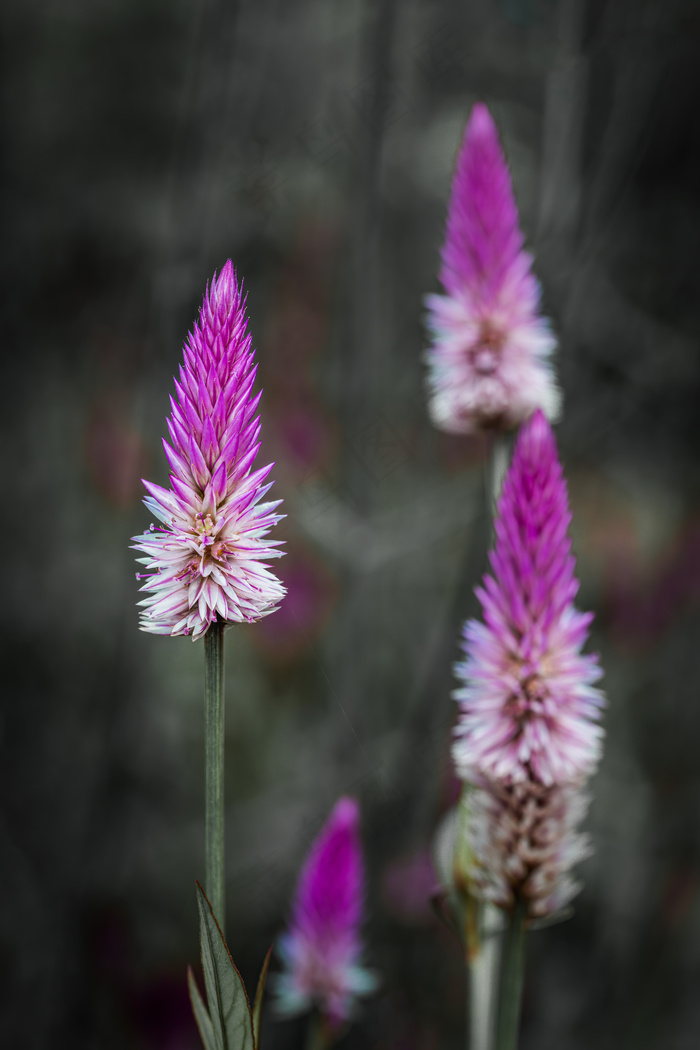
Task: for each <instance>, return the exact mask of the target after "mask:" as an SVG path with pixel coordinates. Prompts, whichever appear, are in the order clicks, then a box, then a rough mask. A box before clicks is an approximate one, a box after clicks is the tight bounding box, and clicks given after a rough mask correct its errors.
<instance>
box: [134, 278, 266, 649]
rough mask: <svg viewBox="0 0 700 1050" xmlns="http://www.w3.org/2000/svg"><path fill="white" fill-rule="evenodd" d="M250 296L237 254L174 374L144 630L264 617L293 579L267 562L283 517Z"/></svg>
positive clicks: (142, 546) (147, 561) (144, 545)
mask: <svg viewBox="0 0 700 1050" xmlns="http://www.w3.org/2000/svg"><path fill="white" fill-rule="evenodd" d="M246 328H247V319H246V316H245V299H244V298H243V297H242V295H241V291H240V290H239V287H238V284H237V281H236V273H235V270H234V269H233V266H232V264H231V261H230V260H229V261H228V262H227V263H226V265H225V266H224V268H223V270H222V271H221V273H220V274H219V276H218V278H217V276H216V274H214V278H213V280H212V282H211V287H207V291H206V293H205V296H204V302H203V304H202V308H201V310H200V316H199V319H198V320H197V322H196V323H195V325H194V330H193V332H191V333H190V334H189V337H188V340H187V342H186V344H185V349H184V363H183V364H182V365H181V366H180V378H179V381H178V380H177V379H176V380H175V391H176V395H177V397H176V398H173V397H171V399H170V404H171V408H172V414H171V416H170V418H169V419H168V420H167V424H168V431H169V433H170V442H171V443H168V442H167V441H166V440H165V439H163V447H164V449H165V455H166V457H167V460H168V463H169V464H170V468H171V471H172V473H171V475H170V489H164V488H161V487H160V486H159V485H154V484H152V483H151V482H149V481H144V485H145V486H146V488H147V490H148V492H149V494H150V495H149V496H148V497H146V499H145V500H144V503H145V504H146V506H147V507H148V508H149V510H151V511H152V512H153V514H155V515H156V517H157V518H158V519H159V520H160V521H161V522H162V523H163V527H162V528H155V527H154V526H153V525H151V529H150V531H148V532H145V533H144V534H143V535H142V536H134V540H135V541H136V543H135V549H136V550H140V551H143V552H144V553H145V555H146V557H145V558H139V561H140V562H142V563H143V564H144V565H145V566H146V567H147V569H148V572H147V573H144V574H143V576H144V577H145V579H146V582H145V583H144V584H143V586H142V587H141V590H142V591H146V592H148V597H146V598H144V599H143V600H142V601H141V602H139V605H141V606H142V607H143V612H142V613H141V624H140V626H141V628H142V629H143V630H144V631H151V632H152V633H154V634H170V635H179V634H190V633H191V634H192V637H193V639H196V638H199V637H200V636H201V635H203V634H204V633H205V632H206V630H207V628H208V627H209V625H210V624H211V623H213V622H214V620H217V621H219V622H224V623H231V622H239V621H242V620H245V621H252V620H257V619H258V618H259V617H261V616H266V615H267V614H268V613H271V612H273V611H274V609H275V606H276V603H277V602H279V601H280V599H281V598H282V597H283V596H284V587H283V586H282V585H281V583H280V582H279V580H278V579H277V578H276V577H275V576H274V575H273V574H272V573H271V572H270V571H269V569H268V567H267V566H266V565H265V561H266V560H267V559H269V558H276V557H279V555H280V552H279V551H278V550H277V549H276V548H277V546H278V545H279V541H276V540H266V539H265V537H266V535H267V533H268V531H269V530H270V528H271V527H272V526H273V525H274V524H276V522H278V521H279V520H280V517H281V515H278V514H275V513H274V510H275V508H276V507H278V506H279V504H280V502H281V501H280V500H277V501H276V502H274V503H261V502H260V500H261V499H262V497H263V496H264V495H265V493H266V492H267V491H268V489H269V488H270V487H271V483H270V484H264V481H265V478H266V477H267V475H268V474H269V472H270V470H271V469H272V464H269V466H266V467H263V468H262V469H260V470H256V471H252V464H253V460H254V459H255V456H256V454H257V452H258V449H259V448H260V442H259V441H258V437H259V434H260V417H259V416H256V414H255V413H256V410H257V407H258V402H259V400H260V394H257V395H256V396H253V394H252V390H253V383H254V381H255V373H256V366H255V365H254V363H253V357H254V351H253V349H252V348H251V337H250V334H249V333H248V332H247V331H246Z"/></svg>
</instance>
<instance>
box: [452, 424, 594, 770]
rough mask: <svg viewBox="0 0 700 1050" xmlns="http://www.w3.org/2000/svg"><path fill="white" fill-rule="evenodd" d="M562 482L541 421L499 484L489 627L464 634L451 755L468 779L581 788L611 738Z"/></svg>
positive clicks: (484, 599)
mask: <svg viewBox="0 0 700 1050" xmlns="http://www.w3.org/2000/svg"><path fill="white" fill-rule="evenodd" d="M569 521H570V513H569V507H568V499H567V492H566V483H565V481H564V478H563V475H562V468H561V464H560V462H559V459H558V457H557V448H556V443H555V440H554V435H553V434H552V430H551V428H550V426H549V423H548V422H547V420H546V419H545V417H544V415H543V414H542V412H541V411H539V410H538V411H537V412H536V413H535V415H534V416H533V417H532V419H531V420H530V421H529V422H528V423H525V424H524V425H523V427H522V428H521V431H520V433H519V435H518V439H517V441H516V445H515V450H514V452H513V459H512V463H511V466H510V469H509V470H508V473H507V474H506V477H505V480H504V482H503V490H502V492H501V497H500V499H499V501H498V508H497V518H496V526H495V528H496V542H495V547H494V550H493V551H492V553H491V555H490V561H491V568H492V571H493V575H492V576H491V575H487V576H485V577H484V581H483V587H481V588H477V592H476V593H477V595H478V597H479V599H480V601H481V605H482V609H483V616H484V622H483V623H480V622H478V621H476V620H469V621H468V622H467V623H466V624H465V628H464V652H465V656H466V658H465V660H464V661H463V662H461V663H459V664H457V666H456V667H455V673H456V675H457V677H458V678H459V679H460V680H461V681H462V683H463V684H462V685H461V687H460V688H458V689H457V690H456V691H455V693H454V697H455V699H456V700H457V701H458V702H459V706H460V716H459V721H458V724H457V727H456V729H455V737H456V739H455V742H454V744H453V756H454V760H455V765H456V767H457V771H458V773H459V775H460V776H461V777H462V778H463V779H465V780H472V781H474V780H475V781H479V780H480V779H484V778H485V779H486V780H488V781H491V782H493V781H499V782H500V783H502V784H515V783H519V782H525V781H528V780H532V781H533V782H535V783H536V784H541V785H545V786H551V785H555V784H556V785H565V784H577V783H580V782H581V781H582V780H583V779H585V778H586V777H587V776H588V775H589V774H590V773H591V772H592V771H593V769H594V767H595V765H596V763H597V761H598V758H599V756H600V750H601V741H602V736H603V730H602V728H601V727H600V726H599V725H598V720H599V718H600V711H601V707H602V705H603V702H604V701H603V696H602V693H601V692H600V691H599V690H598V689H596V688H594V685H593V683H594V682H596V681H597V680H598V679H599V678H600V677H601V674H602V672H601V670H600V667H599V666H598V661H597V658H596V657H595V656H590V655H588V656H585V655H583V654H582V653H581V648H582V646H583V644H584V642H585V640H586V635H587V631H588V625H589V623H590V620H591V616H590V614H586V613H580V612H578V611H577V610H576V609H575V608H574V605H573V598H574V595H575V594H576V591H577V589H578V583H577V581H576V578H575V576H574V564H575V563H574V558H573V556H572V555H571V540H570V539H569V535H568V531H567V530H568V526H569Z"/></svg>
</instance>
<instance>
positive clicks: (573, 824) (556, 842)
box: [466, 780, 590, 918]
mask: <svg viewBox="0 0 700 1050" xmlns="http://www.w3.org/2000/svg"><path fill="white" fill-rule="evenodd" d="M588 801H589V800H588V796H587V795H586V794H585V793H584V792H583V791H582V790H581V788H580V787H578V786H571V785H569V786H565V787H560V786H558V785H554V786H552V787H545V786H544V785H542V784H538V783H536V782H535V781H533V780H526V781H519V782H517V783H513V784H508V785H504V784H499V783H494V782H491V783H490V784H487V785H484V786H483V787H477V788H475V789H474V790H473V791H472V792H471V793H470V795H469V820H468V826H467V829H466V833H467V837H468V841H469V846H470V851H471V856H472V863H473V867H472V870H471V872H470V883H471V885H472V888H473V890H474V891H475V892H476V893H477V895H478V896H480V897H481V898H482V899H484V900H488V901H491V903H493V904H497V905H499V906H500V907H501V908H512V907H513V904H514V902H515V898H516V896H517V897H518V898H520V899H521V900H524V901H525V902H526V903H527V914H528V915H529V916H530V917H532V918H542V917H545V916H548V915H552V914H554V913H555V912H560V911H562V909H563V908H565V907H566V905H567V904H568V903H569V901H570V900H571V899H572V897H574V896H575V895H576V893H578V891H579V889H580V885H579V884H578V883H577V882H576V881H575V880H574V879H573V878H572V877H571V874H570V871H571V868H572V867H573V865H574V864H577V863H578V862H579V861H581V860H583V859H584V858H585V857H587V856H589V854H590V847H589V843H588V837H587V836H586V835H582V834H580V833H579V832H578V831H577V828H578V825H579V823H580V822H581V821H582V820H583V818H584V816H585V814H586V810H587V808H588Z"/></svg>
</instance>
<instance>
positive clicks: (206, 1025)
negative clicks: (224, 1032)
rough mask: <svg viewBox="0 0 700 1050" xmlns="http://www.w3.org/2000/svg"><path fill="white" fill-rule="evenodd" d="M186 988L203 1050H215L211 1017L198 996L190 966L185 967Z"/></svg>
mask: <svg viewBox="0 0 700 1050" xmlns="http://www.w3.org/2000/svg"><path fill="white" fill-rule="evenodd" d="M187 987H188V988H189V991H190V1002H191V1003H192V1009H193V1010H194V1019H195V1021H196V1022H197V1028H198V1029H199V1034H200V1036H201V1037H202V1042H203V1043H204V1050H216V1040H215V1039H214V1029H213V1027H212V1023H211V1017H210V1016H209V1014H208V1013H207V1008H206V1006H205V1005H204V1002H203V1000H202V997H201V995H200V994H199V988H198V987H197V982H196V981H195V979H194V974H193V973H192V967H191V966H188V967H187Z"/></svg>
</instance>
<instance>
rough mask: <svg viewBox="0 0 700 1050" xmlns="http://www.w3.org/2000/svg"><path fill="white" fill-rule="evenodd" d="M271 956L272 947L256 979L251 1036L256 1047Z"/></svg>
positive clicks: (268, 950)
mask: <svg viewBox="0 0 700 1050" xmlns="http://www.w3.org/2000/svg"><path fill="white" fill-rule="evenodd" d="M271 956H272V945H270V947H269V948H268V949H267V955H266V956H265V961H264V962H263V964H262V970H261V971H260V977H259V978H258V987H257V990H256V992H255V1003H254V1005H253V1035H254V1037H255V1045H256V1047H257V1046H258V1045H259V1044H260V1018H261V1016H262V1003H263V995H264V993H265V981H266V980H267V971H268V967H269V965H270V957H271Z"/></svg>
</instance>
